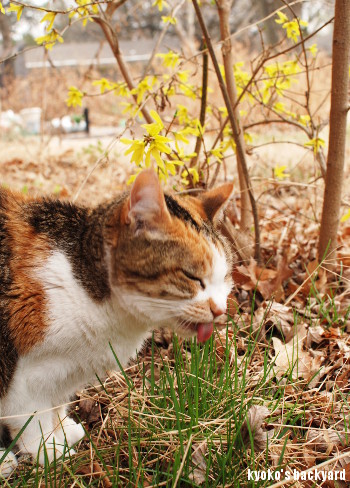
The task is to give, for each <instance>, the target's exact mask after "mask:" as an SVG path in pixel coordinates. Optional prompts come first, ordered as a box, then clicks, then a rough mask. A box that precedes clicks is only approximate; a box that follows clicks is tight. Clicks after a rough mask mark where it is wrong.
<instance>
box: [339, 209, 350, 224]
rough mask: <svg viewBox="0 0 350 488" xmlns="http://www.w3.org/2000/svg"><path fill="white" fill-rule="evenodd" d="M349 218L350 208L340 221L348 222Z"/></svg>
mask: <svg viewBox="0 0 350 488" xmlns="http://www.w3.org/2000/svg"><path fill="white" fill-rule="evenodd" d="M349 218H350V208H349V210H348V211H347V212H346V214H344V215H343V216H342V218H341V219H340V222H346V221H347V220H349Z"/></svg>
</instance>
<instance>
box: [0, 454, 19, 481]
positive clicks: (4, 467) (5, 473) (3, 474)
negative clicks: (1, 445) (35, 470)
mask: <svg viewBox="0 0 350 488" xmlns="http://www.w3.org/2000/svg"><path fill="white" fill-rule="evenodd" d="M4 454H5V450H4V449H0V459H1V458H2V456H3V455H4ZM17 465H18V462H17V458H16V456H15V455H14V454H13V452H9V453H8V454H7V455H6V457H5V459H4V460H3V461H2V463H1V464H0V479H1V478H8V477H9V476H10V475H11V473H12V472H13V471H14V470H15V469H16V467H17Z"/></svg>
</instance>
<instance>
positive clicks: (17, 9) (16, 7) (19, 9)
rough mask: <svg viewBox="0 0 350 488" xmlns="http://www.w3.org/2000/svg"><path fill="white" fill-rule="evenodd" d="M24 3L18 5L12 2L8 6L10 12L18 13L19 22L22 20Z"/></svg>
mask: <svg viewBox="0 0 350 488" xmlns="http://www.w3.org/2000/svg"><path fill="white" fill-rule="evenodd" d="M23 8H24V7H23V5H16V4H15V3H12V2H10V6H9V7H8V9H7V11H8V12H16V14H17V22H18V21H19V20H20V18H21V15H22V12H23Z"/></svg>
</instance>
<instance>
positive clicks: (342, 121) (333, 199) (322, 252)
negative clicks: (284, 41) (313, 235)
mask: <svg viewBox="0 0 350 488" xmlns="http://www.w3.org/2000/svg"><path fill="white" fill-rule="evenodd" d="M349 58H350V0H336V2H335V17H334V33H333V62H332V92H331V110H330V121H329V142H328V158H327V173H326V180H325V192H324V199H323V210H322V220H321V229H320V239H319V247H318V256H319V260H322V259H323V258H327V261H326V262H325V266H326V267H327V268H328V269H331V268H332V267H333V266H334V264H335V258H336V252H335V251H336V247H337V232H338V225H339V217H340V205H341V194H342V183H343V179H344V159H345V141H346V117H347V112H348V110H349V100H348V89H349V61H350V59H349Z"/></svg>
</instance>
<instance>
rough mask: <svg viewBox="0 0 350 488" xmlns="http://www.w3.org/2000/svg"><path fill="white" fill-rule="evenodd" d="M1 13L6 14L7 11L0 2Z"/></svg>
mask: <svg viewBox="0 0 350 488" xmlns="http://www.w3.org/2000/svg"><path fill="white" fill-rule="evenodd" d="M0 12H1V13H2V14H5V9H4V7H3V6H2V3H1V2H0Z"/></svg>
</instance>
